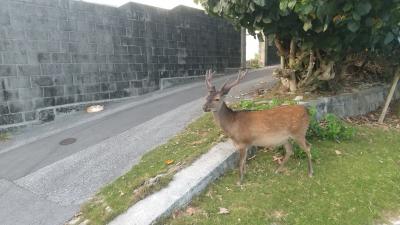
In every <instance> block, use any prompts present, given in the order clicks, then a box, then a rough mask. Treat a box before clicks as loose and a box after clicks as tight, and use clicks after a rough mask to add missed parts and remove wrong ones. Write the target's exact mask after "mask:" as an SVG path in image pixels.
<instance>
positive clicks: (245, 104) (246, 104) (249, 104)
mask: <svg viewBox="0 0 400 225" xmlns="http://www.w3.org/2000/svg"><path fill="white" fill-rule="evenodd" d="M293 104H295V102H294V101H292V100H285V99H278V98H274V99H272V100H270V101H253V100H241V101H240V102H239V104H238V105H237V106H234V108H238V109H241V110H250V111H258V110H264V109H272V108H274V107H276V106H280V105H293Z"/></svg>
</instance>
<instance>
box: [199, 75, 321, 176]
mask: <svg viewBox="0 0 400 225" xmlns="http://www.w3.org/2000/svg"><path fill="white" fill-rule="evenodd" d="M246 74H247V70H246V71H239V73H238V76H237V78H236V80H234V81H231V82H229V80H228V81H226V82H225V83H224V84H223V85H222V87H221V89H220V90H219V91H218V90H217V89H216V88H215V86H213V85H212V77H213V76H214V75H215V72H212V70H208V71H206V75H205V83H206V87H207V90H208V95H207V97H206V102H205V104H204V105H203V110H204V112H211V113H212V115H213V117H214V121H215V122H216V124H217V125H218V126H219V127H220V128H221V130H222V131H223V132H224V134H225V135H226V136H228V137H229V138H230V139H231V140H232V142H233V144H234V146H235V148H236V150H237V151H239V180H238V184H242V183H243V176H244V173H245V167H246V160H247V151H248V149H249V148H250V147H252V146H256V147H269V148H270V147H277V146H282V145H283V146H284V149H285V156H284V158H283V160H282V162H281V164H280V165H279V167H278V168H277V169H276V170H275V173H279V172H283V171H284V169H285V167H284V166H285V164H286V162H287V161H288V159H289V158H290V156H291V155H293V147H292V144H291V143H290V140H293V141H295V142H296V143H297V144H298V145H299V146H300V147H301V148H302V150H303V151H304V152H305V153H306V155H307V159H308V176H309V177H312V176H313V173H314V172H313V167H312V159H311V152H310V149H311V145H310V144H309V143H308V142H307V140H306V132H307V129H308V126H309V123H310V122H309V115H308V111H307V109H306V108H305V106H303V105H285V106H279V107H275V108H272V109H267V110H261V111H248V110H242V111H234V110H232V109H231V108H229V107H228V106H227V105H226V103H225V97H226V95H227V94H228V93H229V91H230V90H231V88H232V87H234V86H236V85H238V84H239V82H240V81H241V80H242V79H243V78H244V77H245V76H246Z"/></svg>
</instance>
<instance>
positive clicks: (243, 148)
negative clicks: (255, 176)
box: [239, 146, 247, 184]
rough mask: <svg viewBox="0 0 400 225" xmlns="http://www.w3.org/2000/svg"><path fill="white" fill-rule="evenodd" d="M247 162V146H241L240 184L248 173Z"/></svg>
mask: <svg viewBox="0 0 400 225" xmlns="http://www.w3.org/2000/svg"><path fill="white" fill-rule="evenodd" d="M246 160H247V146H241V147H240V148H239V184H242V182H243V177H244V173H245V171H246Z"/></svg>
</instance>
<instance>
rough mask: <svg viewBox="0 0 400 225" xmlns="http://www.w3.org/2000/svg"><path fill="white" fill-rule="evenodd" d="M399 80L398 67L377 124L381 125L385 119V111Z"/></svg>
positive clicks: (399, 69) (399, 68)
mask: <svg viewBox="0 0 400 225" xmlns="http://www.w3.org/2000/svg"><path fill="white" fill-rule="evenodd" d="M399 78H400V67H398V68H397V70H396V72H395V75H394V78H393V82H392V87H391V88H390V91H389V95H388V96H387V98H386V102H385V106H384V107H383V110H382V113H381V115H380V116H379V120H378V123H383V120H384V119H385V116H386V112H387V109H388V107H389V104H390V102H391V101H392V98H393V95H394V91H395V90H396V86H397V82H398V81H399Z"/></svg>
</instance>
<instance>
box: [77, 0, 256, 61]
mask: <svg viewBox="0 0 400 225" xmlns="http://www.w3.org/2000/svg"><path fill="white" fill-rule="evenodd" d="M83 1H85V2H93V3H97V4H104V5H111V6H115V7H118V6H121V5H123V4H125V3H127V2H137V3H141V4H145V5H151V6H156V7H160V8H164V9H172V8H174V7H176V6H178V5H185V6H189V7H193V8H198V9H202V7H201V6H199V5H196V4H195V3H194V2H193V0H83ZM257 52H258V41H257V40H256V39H254V38H253V37H252V36H247V38H246V59H247V60H248V59H252V58H254V55H255V54H256V53H257Z"/></svg>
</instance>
